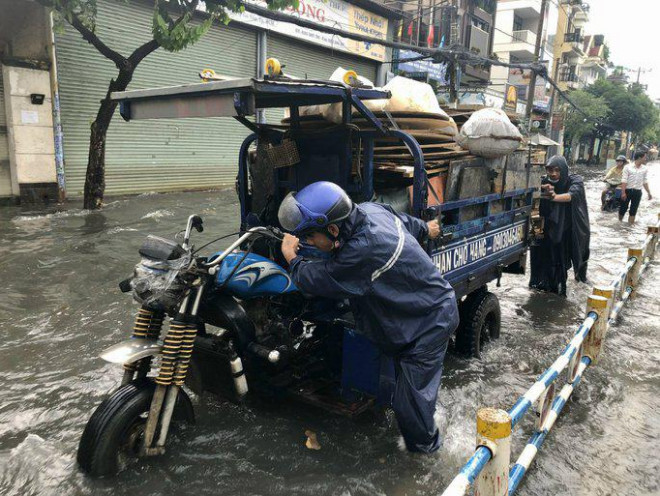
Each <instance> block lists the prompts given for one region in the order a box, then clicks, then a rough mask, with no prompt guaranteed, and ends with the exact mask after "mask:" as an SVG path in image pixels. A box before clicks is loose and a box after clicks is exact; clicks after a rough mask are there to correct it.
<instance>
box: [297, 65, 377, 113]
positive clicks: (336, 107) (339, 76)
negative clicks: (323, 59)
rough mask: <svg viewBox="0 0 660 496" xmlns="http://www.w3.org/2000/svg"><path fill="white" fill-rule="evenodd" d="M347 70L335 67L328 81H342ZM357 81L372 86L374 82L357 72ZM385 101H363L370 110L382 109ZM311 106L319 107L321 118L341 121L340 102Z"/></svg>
mask: <svg viewBox="0 0 660 496" xmlns="http://www.w3.org/2000/svg"><path fill="white" fill-rule="evenodd" d="M347 72H348V71H347V70H346V69H344V68H343V67H337V68H336V69H335V72H333V73H332V76H330V81H343V80H344V74H346V73H347ZM358 81H360V82H361V83H362V84H364V85H365V86H371V87H372V88H373V87H374V83H372V82H371V81H369V80H368V79H367V78H366V77H363V76H360V75H359V74H358ZM386 101H387V100H366V101H364V102H363V103H364V104H365V105H366V107H367V108H368V109H369V110H371V111H372V112H377V111H379V110H383V105H384V104H385V102H386ZM312 107H317V108H319V109H320V110H321V111H320V112H318V113H320V114H323V118H324V119H325V120H326V121H330V122H334V123H336V124H340V123H341V108H342V106H341V103H331V104H326V105H313V106H312ZM312 107H305V108H312ZM303 115H309V114H303Z"/></svg>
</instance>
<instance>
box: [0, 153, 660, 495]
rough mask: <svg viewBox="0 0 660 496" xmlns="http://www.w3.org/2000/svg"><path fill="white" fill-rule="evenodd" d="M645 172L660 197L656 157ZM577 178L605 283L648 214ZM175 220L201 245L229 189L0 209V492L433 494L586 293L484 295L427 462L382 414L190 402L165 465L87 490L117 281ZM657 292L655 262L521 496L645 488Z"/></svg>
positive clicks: (111, 375)
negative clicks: (476, 350) (84, 459)
mask: <svg viewBox="0 0 660 496" xmlns="http://www.w3.org/2000/svg"><path fill="white" fill-rule="evenodd" d="M650 168H651V187H652V190H653V191H654V192H655V193H656V195H657V196H658V197H660V163H653V164H650ZM584 173H585V177H586V179H587V190H588V191H587V195H588V200H589V203H590V207H591V224H592V245H591V249H592V254H591V261H590V272H589V278H590V279H591V282H592V284H605V283H609V282H610V281H611V280H612V278H613V277H614V276H615V274H616V273H618V272H619V271H620V270H621V268H622V266H623V263H624V260H625V258H626V250H627V248H628V247H632V246H639V245H641V241H642V240H643V238H644V235H645V230H646V226H647V225H649V224H652V223H654V222H655V221H656V220H657V214H658V212H660V202H659V201H657V200H653V201H652V202H649V201H648V200H647V199H646V193H645V194H644V199H643V201H642V205H641V207H640V213H639V215H638V220H639V223H638V224H637V226H634V227H629V226H628V225H626V224H619V223H618V222H617V218H616V214H604V213H601V212H600V209H599V204H600V200H599V195H600V189H601V184H602V183H600V182H599V181H598V180H597V178H598V176H599V175H600V174H602V171H594V170H588V171H584ZM190 213H198V214H200V215H202V217H203V218H204V221H205V226H206V230H205V232H204V233H203V234H201V235H196V238H195V240H196V242H197V244H198V246H199V244H201V242H202V241H204V240H211V239H212V238H215V237H217V236H220V235H222V234H228V233H231V232H233V231H235V230H236V228H237V224H238V204H237V200H236V195H235V193H234V191H233V190H231V189H227V190H223V191H211V192H194V193H176V194H145V195H141V196H134V197H128V198H120V199H114V198H110V199H109V200H108V204H107V206H106V207H105V208H104V209H103V210H102V211H101V212H94V213H90V212H87V211H84V210H81V209H80V204H79V203H78V202H76V201H71V202H69V203H68V204H67V205H65V206H60V207H51V208H45V209H35V208H34V207H3V208H0V281H2V291H1V292H0V338H1V339H0V388H1V389H0V391H1V396H0V494H1V495H3V496H10V495H21V496H27V495H43V496H46V495H95V496H96V495H112V496H123V495H175V494H176V495H195V496H202V495H223V494H227V495H229V494H232V495H287V496H289V495H313V496H321V495H346V496H348V495H354V496H355V495H391V496H399V495H401V496H402V495H432V494H440V493H441V492H442V490H443V489H444V487H445V486H446V485H447V484H448V483H449V481H450V480H451V479H452V478H453V476H454V475H455V474H456V473H457V471H458V470H459V468H460V467H461V465H462V464H463V463H464V461H465V460H466V459H467V458H468V457H469V456H470V454H471V452H472V451H473V449H474V437H475V413H476V410H477V408H478V407H479V406H497V407H502V408H509V407H510V406H511V405H512V404H513V403H514V402H515V400H516V398H517V397H518V396H519V395H520V394H522V393H523V392H524V391H525V390H526V389H527V388H528V387H529V386H530V385H531V384H532V383H533V382H534V380H535V379H536V377H537V376H538V375H539V374H540V373H541V372H543V370H544V369H545V368H546V367H547V366H548V365H550V364H551V363H552V361H553V360H554V359H555V358H556V357H557V356H558V354H559V353H560V351H561V350H562V349H563V347H564V345H565V343H566V342H567V341H568V340H569V339H570V336H571V335H572V333H573V332H574V331H575V329H576V328H577V325H578V324H579V322H580V321H581V319H582V318H583V317H584V307H585V302H586V298H587V295H588V294H589V293H590V290H591V286H587V285H583V284H582V285H579V284H576V283H572V284H570V283H569V288H568V297H567V298H566V299H564V298H560V297H558V296H555V295H548V294H543V293H538V292H535V291H532V290H530V289H528V288H527V277H526V276H507V277H505V278H504V279H503V280H502V286H501V287H500V288H495V287H494V285H492V286H493V288H492V290H493V291H494V292H495V293H496V294H497V295H498V297H499V298H500V301H501V305H502V337H501V339H500V340H498V341H496V342H494V343H493V344H489V345H488V346H487V347H486V351H485V354H484V358H483V359H482V360H481V361H477V360H467V359H464V358H460V357H457V356H454V355H449V356H448V358H447V362H446V365H445V371H446V373H445V377H444V379H443V385H442V390H441V394H440V398H439V401H438V405H439V416H438V417H439V423H440V426H441V432H442V434H443V438H444V445H443V448H442V449H441V451H440V452H439V453H438V454H436V455H435V456H430V457H426V456H419V455H417V456H415V455H410V454H408V453H405V452H402V451H401V450H400V449H399V447H398V432H397V428H396V424H395V422H394V420H393V418H392V416H391V415H386V416H384V417H379V416H370V415H368V416H366V417H365V418H363V419H358V420H356V421H353V420H348V419H345V418H340V417H335V416H332V415H330V414H326V413H324V412H321V411H319V410H316V409H312V408H311V407H301V406H298V405H295V406H294V405H260V404H255V405H252V404H250V405H249V406H236V405H233V404H231V403H227V402H224V401H221V400H219V399H217V398H215V397H213V396H204V397H202V398H199V399H197V403H196V412H197V424H196V425H195V426H192V427H189V428H185V429H184V430H183V431H181V432H179V433H178V434H177V435H176V436H175V437H173V438H172V442H171V443H170V444H169V447H168V453H167V454H166V455H164V456H162V457H159V458H155V459H150V460H148V461H144V462H139V463H137V464H136V465H133V466H131V467H130V468H129V469H128V470H127V471H125V472H123V473H121V474H120V475H119V476H117V477H114V478H110V479H102V480H92V479H90V478H88V477H86V476H84V475H83V474H82V473H81V472H80V471H79V470H78V468H77V466H76V462H75V453H76V449H77V445H78V440H79V438H80V434H81V432H82V430H83V427H84V425H85V423H86V421H87V419H88V418H89V416H90V414H91V413H92V410H93V409H94V408H95V407H96V406H97V405H98V404H99V403H100V402H101V401H102V399H103V398H104V396H105V395H106V394H107V393H108V392H109V391H111V390H112V389H113V388H114V387H116V386H117V384H118V382H119V380H120V377H121V370H120V369H119V368H118V367H116V366H112V365H109V364H106V363H105V362H103V361H102V360H100V359H99V358H97V356H98V354H99V353H100V352H101V351H102V350H103V349H104V348H106V347H108V346H110V345H112V344H114V343H115V342H117V341H120V340H122V339H125V338H127V337H128V335H129V332H130V328H131V327H132V323H133V317H134V312H135V311H136V309H137V307H136V304H134V303H133V302H132V301H131V297H130V296H128V295H124V294H122V293H121V292H120V291H119V289H118V287H117V283H118V282H119V281H120V280H122V279H124V278H125V277H127V276H128V275H130V274H131V272H132V268H133V265H134V264H135V263H136V261H137V260H138V253H137V250H138V247H139V245H140V243H141V241H142V239H143V238H144V236H146V235H147V234H148V233H153V234H156V235H160V236H165V237H172V236H173V235H174V234H175V233H176V232H177V231H179V230H180V229H183V228H184V227H185V221H186V219H187V216H188V215H189V214H190ZM222 246H226V244H225V245H222V244H220V245H219V246H218V247H222ZM571 282H572V281H571ZM659 292H660V262H655V263H654V264H653V265H652V267H651V268H650V271H649V272H648V273H647V275H646V276H645V278H644V280H643V284H642V285H641V287H640V288H639V292H638V293H637V296H636V298H635V299H634V301H632V302H631V305H629V306H628V307H627V308H626V309H625V310H624V312H623V315H622V318H621V319H620V321H619V323H618V325H616V326H615V327H613V328H611V329H610V332H609V334H608V336H607V343H606V350H605V355H604V358H603V359H602V360H601V362H600V363H599V364H598V365H597V366H595V367H591V368H589V369H588V370H587V372H586V373H585V377H584V379H583V381H582V383H581V384H580V386H579V389H578V390H577V393H576V394H575V395H574V397H573V398H572V400H571V401H570V402H569V404H568V405H567V407H566V408H565V410H564V413H563V414H562V416H561V418H560V419H559V421H558V422H557V424H556V425H555V428H554V429H553V431H552V433H551V434H550V436H549V437H548V439H547V440H546V443H545V445H544V446H543V449H542V450H541V452H540V454H539V456H538V457H537V460H536V461H535V462H534V464H533V466H532V469H531V470H530V472H529V473H528V475H527V476H526V478H525V479H524V481H523V482H522V484H521V486H520V488H519V490H518V494H520V495H538V496H555V495H587V494H588V495H590V496H596V495H631V496H632V495H635V496H643V495H658V494H660V482H659V478H660V475H659V474H660V457H659V456H658V455H657V453H658V434H659V432H660V298H659V297H658V293H659ZM532 428H533V426H532V418H531V416H530V415H527V417H526V419H525V421H524V422H523V423H522V424H521V425H520V426H519V427H518V428H517V429H516V432H515V435H514V447H513V451H514V457H516V456H517V455H518V454H519V453H520V450H521V449H522V447H523V446H524V443H525V442H526V440H527V438H528V437H529V435H530V434H531V432H532ZM306 430H312V431H314V432H316V433H317V436H318V441H319V443H320V444H321V450H319V451H312V450H308V449H307V448H306V447H305V444H304V443H305V439H306V438H305V434H304V433H305V431H306Z"/></svg>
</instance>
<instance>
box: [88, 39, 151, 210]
mask: <svg viewBox="0 0 660 496" xmlns="http://www.w3.org/2000/svg"><path fill="white" fill-rule="evenodd" d="M158 47H159V44H158V42H156V41H155V40H151V41H149V42H147V43H145V44H144V45H142V46H140V47H139V48H137V49H136V50H135V51H134V52H133V53H132V54H131V56H130V57H128V58H127V59H124V58H122V60H120V61H118V63H117V66H118V67H119V75H118V76H117V79H112V80H111V81H110V85H109V86H108V91H107V92H106V94H105V98H104V99H103V100H102V101H101V106H100V107H99V111H98V112H97V114H96V119H95V120H94V122H92V125H91V128H90V131H91V132H90V136H89V155H88V159H87V174H86V176H85V196H84V200H83V205H84V208H86V209H89V210H95V209H98V208H101V205H102V204H103V195H104V193H105V145H106V136H107V134H108V128H109V127H110V122H111V121H112V116H113V115H114V113H115V109H116V108H117V104H116V103H114V102H113V101H112V100H111V99H110V95H111V94H112V93H113V92H115V91H124V90H125V89H126V88H127V87H128V85H129V84H130V82H131V80H132V79H133V73H134V72H135V69H136V67H137V66H138V64H139V63H140V62H141V61H142V60H143V59H144V58H145V57H146V56H147V55H149V54H150V53H151V52H153V51H154V50H156V49H157V48H158Z"/></svg>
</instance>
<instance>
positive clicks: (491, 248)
mask: <svg viewBox="0 0 660 496" xmlns="http://www.w3.org/2000/svg"><path fill="white" fill-rule="evenodd" d="M524 239H525V224H518V225H517V226H513V227H509V228H508V229H504V230H502V231H499V232H496V233H493V234H489V235H488V236H484V237H482V238H477V239H472V240H467V241H466V242H465V243H462V244H460V245H458V246H454V247H453V248H448V249H446V250H443V251H441V252H439V253H435V254H434V255H433V263H434V264H435V266H436V267H437V268H438V269H439V270H440V273H441V274H448V273H450V272H453V271H455V270H458V269H462V268H463V267H467V266H469V265H472V264H474V263H476V262H478V261H480V260H483V259H484V258H487V257H489V256H490V255H493V254H495V253H499V252H502V251H504V250H506V249H508V248H511V247H514V246H516V245H519V244H521V243H522V242H523V241H524Z"/></svg>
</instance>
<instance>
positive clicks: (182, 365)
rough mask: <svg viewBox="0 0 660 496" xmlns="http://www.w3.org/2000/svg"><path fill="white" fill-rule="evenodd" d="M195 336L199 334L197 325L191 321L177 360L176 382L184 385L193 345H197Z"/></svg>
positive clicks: (178, 384)
mask: <svg viewBox="0 0 660 496" xmlns="http://www.w3.org/2000/svg"><path fill="white" fill-rule="evenodd" d="M195 336H197V326H196V325H195V324H194V323H192V322H190V323H188V325H187V327H186V333H185V335H184V338H183V342H182V343H181V348H180V350H179V358H178V360H177V362H176V371H175V373H174V384H175V385H177V386H179V387H180V386H183V384H184V383H185V382H186V375H187V374H188V366H189V365H190V358H191V357H192V352H193V347H194V346H195Z"/></svg>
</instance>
